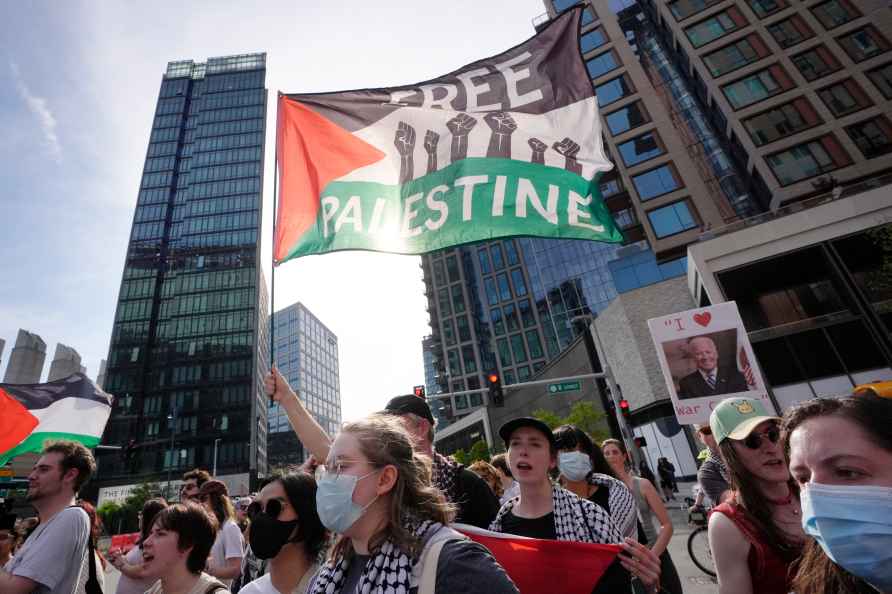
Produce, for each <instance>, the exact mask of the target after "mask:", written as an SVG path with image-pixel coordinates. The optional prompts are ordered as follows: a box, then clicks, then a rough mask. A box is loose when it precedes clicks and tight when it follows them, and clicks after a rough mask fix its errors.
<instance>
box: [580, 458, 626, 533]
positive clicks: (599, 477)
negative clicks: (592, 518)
mask: <svg viewBox="0 0 892 594" xmlns="http://www.w3.org/2000/svg"><path fill="white" fill-rule="evenodd" d="M588 482H589V484H590V485H598V487H600V488H605V489H607V490H608V493H609V495H608V497H607V504H608V505H609V507H610V518H611V519H612V520H613V523H614V524H615V525H616V528H617V530H619V531H620V534H622V535H623V536H630V537H632V536H634V535H635V534H636V533H637V524H636V522H637V520H638V505H637V504H636V503H635V496H634V495H632V492H631V491H629V488H628V487H626V485H625V484H624V483H623V482H622V481H619V480H617V479H615V478H613V477H612V476H608V475H606V474H599V473H597V472H593V473H591V474H590V475H589V476H588Z"/></svg>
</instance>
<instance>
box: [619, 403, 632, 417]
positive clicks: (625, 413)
mask: <svg viewBox="0 0 892 594" xmlns="http://www.w3.org/2000/svg"><path fill="white" fill-rule="evenodd" d="M619 410H620V411H621V412H622V413H623V418H624V419H625V420H627V421H628V420H629V418H630V417H631V416H632V411H631V410H629V401H628V400H626V399H625V398H623V399H622V400H620V401H619Z"/></svg>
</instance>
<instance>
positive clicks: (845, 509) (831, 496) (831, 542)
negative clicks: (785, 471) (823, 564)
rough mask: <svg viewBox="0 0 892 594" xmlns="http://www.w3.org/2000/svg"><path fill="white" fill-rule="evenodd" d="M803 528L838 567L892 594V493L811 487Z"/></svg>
mask: <svg viewBox="0 0 892 594" xmlns="http://www.w3.org/2000/svg"><path fill="white" fill-rule="evenodd" d="M801 498H802V528H803V529H804V530H805V533H806V534H808V535H809V536H811V537H812V538H814V539H815V540H816V541H817V542H818V544H819V545H821V548H822V549H824V553H826V554H827V556H828V557H830V558H831V559H833V561H834V562H835V563H836V564H837V565H839V566H840V567H842V568H844V569H845V570H847V571H848V572H849V573H852V574H854V575H856V576H858V577H859V578H861V579H863V580H864V581H866V582H868V583H869V584H870V585H872V586H874V587H875V588H877V589H879V590H880V591H882V592H890V591H892V488H889V487H868V486H862V485H821V484H817V483H809V484H808V485H807V486H806V488H805V489H803V491H802V495H801Z"/></svg>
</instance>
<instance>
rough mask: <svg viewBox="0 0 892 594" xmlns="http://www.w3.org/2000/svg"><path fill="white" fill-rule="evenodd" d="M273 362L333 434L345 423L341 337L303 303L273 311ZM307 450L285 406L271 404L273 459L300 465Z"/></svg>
mask: <svg viewBox="0 0 892 594" xmlns="http://www.w3.org/2000/svg"><path fill="white" fill-rule="evenodd" d="M273 323H274V324H275V337H274V340H275V362H276V367H277V368H278V369H279V372H281V374H282V375H283V376H284V377H285V379H287V380H288V383H289V384H290V385H291V387H292V388H294V390H295V391H297V392H298V393H299V394H300V397H301V399H302V400H303V402H304V405H306V407H307V410H309V411H310V414H312V415H313V417H314V418H315V419H316V421H317V422H318V423H319V424H320V425H321V426H322V428H323V429H325V430H326V431H327V432H328V434H329V435H335V434H336V433H337V432H338V430H339V429H340V426H341V380H340V375H339V367H338V337H337V336H335V335H334V333H333V332H332V331H331V330H329V329H328V327H327V326H326V325H325V324H323V323H322V322H320V321H319V318H317V317H316V316H314V315H313V313H312V312H311V311H310V310H309V309H307V308H306V307H305V306H304V305H303V304H302V303H299V302H298V303H295V304H294V305H291V306H289V307H286V308H284V309H280V310H279V311H277V312H275V313H274V314H273ZM305 459H306V453H305V451H304V449H303V446H302V445H301V443H300V441H298V439H297V436H296V435H295V434H294V431H293V430H292V429H291V424H290V423H289V422H288V416H287V415H286V414H285V411H284V410H282V408H281V407H280V406H279V405H278V404H275V403H270V404H269V464H270V466H287V465H291V464H300V463H301V462H303V461H304V460H305Z"/></svg>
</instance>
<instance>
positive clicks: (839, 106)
mask: <svg viewBox="0 0 892 594" xmlns="http://www.w3.org/2000/svg"><path fill="white" fill-rule="evenodd" d="M818 97H820V98H821V101H823V102H824V105H826V106H827V109H829V110H830V111H832V112H833V115H835V116H837V117H841V116H844V115H848V114H850V113H854V112H856V111H858V110H859V109H864V108H865V107H869V106H870V105H873V102H872V101H871V100H870V99H869V98H868V96H867V94H866V93H865V92H864V90H863V89H861V87H860V86H859V85H858V83H856V82H855V81H854V80H853V79H851V78H847V79H846V80H844V81H841V82H838V83H835V84H832V85H830V86H829V87H824V88H823V89H821V90H820V91H818Z"/></svg>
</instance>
